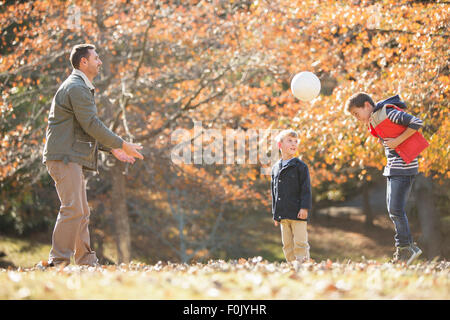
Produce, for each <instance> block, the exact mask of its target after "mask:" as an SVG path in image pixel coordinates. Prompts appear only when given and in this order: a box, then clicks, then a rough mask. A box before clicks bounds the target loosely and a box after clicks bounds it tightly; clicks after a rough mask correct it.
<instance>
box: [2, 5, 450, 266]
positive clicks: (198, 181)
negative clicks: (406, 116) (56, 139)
mask: <svg viewBox="0 0 450 320" xmlns="http://www.w3.org/2000/svg"><path fill="white" fill-rule="evenodd" d="M0 16H1V19H0V24H1V33H0V39H1V40H0V52H1V53H2V55H1V58H0V81H1V83H2V88H3V90H2V96H1V101H0V108H1V117H0V132H1V133H0V145H1V149H0V161H1V167H0V184H1V193H0V196H1V197H2V199H8V200H7V201H5V202H3V203H2V204H1V205H0V213H1V217H3V218H2V219H3V220H2V221H3V222H4V223H6V222H5V221H10V224H11V225H13V226H14V227H15V228H16V229H17V231H21V232H25V231H27V230H33V229H36V228H38V227H39V225H45V224H46V223H47V224H48V223H49V221H52V216H53V212H54V210H55V205H56V198H55V197H52V196H51V194H52V192H53V191H49V190H51V186H50V185H49V183H50V179H49V178H48V177H47V173H46V172H45V167H44V166H42V164H41V163H40V159H41V148H42V146H43V139H44V132H45V126H46V123H47V118H46V116H47V112H48V109H49V106H50V103H51V99H52V98H53V95H54V93H55V92H56V89H57V87H58V86H59V84H60V83H61V82H62V81H63V80H64V79H65V77H66V76H67V75H68V74H69V73H70V72H71V70H70V65H69V62H68V55H69V53H70V50H71V48H72V46H73V45H75V44H77V43H80V42H90V43H94V44H95V45H96V46H97V48H98V52H99V54H100V56H101V58H102V61H103V69H102V73H101V75H100V77H99V78H98V79H96V81H95V85H96V87H97V88H98V92H97V93H96V101H97V105H98V108H99V112H100V116H101V118H102V119H103V120H104V121H105V123H107V124H108V125H109V126H110V128H112V129H113V130H115V131H117V132H118V133H119V134H120V135H122V136H127V138H128V139H129V140H132V141H134V142H140V143H142V144H143V145H144V147H145V153H146V154H145V155H146V160H145V161H144V162H142V163H139V164H135V165H134V166H130V167H127V166H125V165H123V164H121V163H115V162H114V160H113V159H111V158H109V157H104V158H103V164H102V167H101V169H100V172H101V174H103V175H108V177H107V179H102V184H100V182H99V181H98V179H97V178H96V177H95V176H94V177H91V178H90V183H89V184H90V186H91V190H90V191H89V197H90V204H91V206H93V207H94V212H98V213H99V214H100V212H102V217H99V216H96V217H95V223H96V224H98V226H104V228H105V229H104V230H105V231H104V232H103V231H102V230H101V229H100V228H96V229H95V230H94V232H93V233H94V234H93V237H94V238H95V239H97V240H96V241H97V242H101V241H102V239H103V240H104V241H106V240H109V239H110V238H111V237H112V236H113V237H114V238H115V239H116V243H117V245H116V247H117V252H118V260H119V261H120V262H127V261H129V260H130V259H131V258H132V257H133V256H135V255H136V254H137V253H136V254H134V253H133V252H146V254H147V255H150V256H152V257H155V258H154V259H158V257H160V258H164V259H179V260H182V261H185V260H188V259H193V258H206V257H208V256H211V255H216V256H217V255H226V254H228V255H230V254H239V253H242V251H239V249H236V248H237V247H239V245H240V243H245V239H246V236H248V235H247V233H246V231H245V230H246V229H245V228H244V227H242V226H244V225H245V223H246V222H245V221H246V220H245V215H252V214H253V215H255V214H262V213H261V212H267V215H270V214H269V212H270V191H269V184H268V177H267V176H265V175H261V165H251V164H233V165H226V164H223V165H222V164H209V165H208V164H202V165H197V164H194V165H192V164H191V165H186V164H181V165H176V164H174V163H172V161H171V159H170V151H171V150H172V148H173V144H172V142H171V134H172V133H173V132H174V130H176V129H178V128H183V129H186V130H188V131H189V132H191V133H193V126H194V122H195V121H202V124H203V125H204V126H206V127H207V128H218V130H220V131H221V132H225V130H226V129H227V128H229V129H235V130H243V131H244V132H247V131H248V130H251V129H255V128H256V129H267V128H277V129H284V128H287V127H295V128H297V129H298V130H299V131H300V145H301V150H300V156H301V157H302V159H303V160H304V161H305V162H307V163H308V165H309V166H310V169H311V176H312V183H313V186H314V188H315V190H317V191H319V190H320V192H314V194H315V195H316V205H320V203H318V202H321V201H327V200H329V199H328V198H329V197H328V196H327V195H329V192H328V191H330V190H340V189H341V188H342V186H343V185H344V184H346V183H347V184H348V183H350V184H354V185H357V184H361V188H362V189H363V190H365V184H364V183H362V182H364V181H369V182H370V181H371V180H373V178H374V177H373V173H374V172H377V171H378V170H380V169H381V168H382V166H383V164H384V157H383V154H382V151H381V149H380V148H379V146H378V144H377V141H376V140H375V139H373V138H371V137H369V136H368V135H367V132H366V130H365V128H362V127H360V126H358V125H357V124H356V122H355V121H353V120H352V118H351V117H349V116H348V115H345V114H344V113H343V110H342V106H343V103H344V102H345V100H346V98H348V97H349V96H350V95H351V94H353V93H354V92H356V91H367V92H369V93H370V94H372V95H373V96H374V97H376V98H379V99H382V98H385V97H387V96H389V95H391V94H396V93H399V94H400V95H401V97H402V98H403V99H404V100H405V101H406V102H407V104H408V106H409V112H411V113H413V114H415V115H418V116H419V117H420V118H421V119H423V120H424V123H425V126H424V131H423V132H424V135H425V137H426V138H427V139H428V140H429V141H430V147H429V148H428V149H427V150H426V151H425V152H424V153H423V157H422V158H421V160H420V162H421V163H420V168H421V171H422V172H423V174H424V176H426V177H427V178H425V179H426V181H427V183H425V184H421V188H420V190H422V191H421V192H424V191H423V190H424V189H423V188H425V190H429V192H433V194H434V195H435V196H436V193H437V196H438V197H441V198H443V199H444V201H440V202H436V203H438V207H437V208H434V209H433V210H434V212H436V214H435V215H434V217H435V218H434V219H422V218H421V219H420V220H421V221H422V232H424V236H425V237H424V238H426V239H431V237H430V234H433V233H434V234H439V233H438V232H436V229H437V228H438V227H437V226H438V225H439V223H438V219H439V214H438V213H439V212H442V213H444V214H445V213H446V212H447V211H448V210H446V208H448V201H445V199H446V198H445V197H446V196H445V195H442V194H441V193H439V188H436V187H434V189H433V188H432V186H433V185H434V186H436V185H438V184H439V183H441V184H448V178H449V176H448V174H449V173H448V172H449V170H448V169H449V163H448V158H449V157H448V156H449V154H448V152H449V148H448V141H447V139H446V132H447V131H448V128H449V120H448V117H447V113H448V112H447V111H448V100H447V95H448V84H449V67H448V37H449V35H448V33H447V29H448V5H446V4H444V3H422V2H419V3H416V2H409V1H400V2H398V1H384V2H383V3H382V4H374V3H373V2H372V1H357V2H354V3H352V4H347V3H339V2H334V1H321V2H316V1H301V2H292V1H286V0H276V1H254V2H249V1H234V2H224V1H183V2H182V3H181V2H177V1H90V2H88V1H72V2H57V3H54V2H50V1H44V0H42V1H33V2H24V3H15V2H6V3H5V5H4V6H3V7H2V9H0ZM302 70H310V71H313V72H315V73H316V74H318V75H319V77H320V78H321V80H322V85H323V87H324V89H325V90H323V92H322V93H323V94H322V95H321V96H320V97H319V98H318V99H317V100H316V101H315V102H314V103H312V104H310V103H300V102H299V101H297V100H295V99H294V98H293V97H292V95H291V93H290V90H289V85H290V79H291V77H292V76H293V75H294V74H295V73H297V72H299V71H302ZM128 128H135V131H133V132H131V131H130V130H129V129H128ZM272 152H273V150H272ZM108 172H112V174H111V175H109V174H108ZM117 173H124V174H117ZM376 174H378V173H376ZM427 186H428V187H427ZM45 190H47V191H45ZM430 190H431V191H430ZM19 191H20V192H19ZM429 194H431V193H429ZM194 199H195V201H194ZM429 205H430V206H433V205H434V202H431V203H430V204H429ZM421 208H422V207H420V206H419V207H418V214H419V216H421V217H422V216H423V212H424V210H428V209H421ZM428 208H429V207H428ZM43 212H45V214H42V213H43ZM244 213H245V215H244ZM94 215H95V214H94ZM42 217H46V218H45V219H47V220H45V219H42ZM48 217H50V219H49V218H48ZM442 218H445V217H442ZM93 219H94V218H93ZM427 224H428V225H427ZM110 225H111V226H114V228H112V227H110ZM426 230H428V231H426ZM442 230H445V229H442ZM425 233H426V234H425ZM225 239H228V240H229V241H225ZM230 239H231V240H230ZM238 239H239V240H244V241H241V242H238V241H237V240H238ZM439 241H440V240H439V239H437V240H436V239H435V240H434V241H433V243H434V244H432V245H431V247H433V248H434V249H433V248H430V249H429V250H428V251H429V252H430V253H431V252H432V254H431V255H437V254H439V250H438V249H436V248H437V247H438V246H439ZM148 242H151V243H152V244H154V247H155V248H148V247H149V246H148V245H146V243H148ZM132 248H134V249H132ZM160 248H165V249H164V250H160Z"/></svg>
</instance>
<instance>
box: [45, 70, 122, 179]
mask: <svg viewBox="0 0 450 320" xmlns="http://www.w3.org/2000/svg"><path fill="white" fill-rule="evenodd" d="M122 143H123V140H122V139H121V138H120V137H119V136H117V135H116V134H115V133H114V132H112V131H111V130H109V129H108V128H107V127H106V126H105V125H104V124H103V122H102V121H101V120H100V119H99V118H98V117H97V107H96V105H95V100H94V93H93V92H91V91H90V90H89V87H88V86H87V85H86V83H85V82H84V80H83V78H82V77H81V76H79V75H77V74H71V75H70V76H69V77H68V78H67V79H66V80H65V81H64V82H63V83H62V84H61V86H60V87H59V89H58V91H57V92H56V95H55V97H54V98H53V101H52V105H51V108H50V113H49V116H48V126H47V132H46V141H45V146H44V152H43V159H42V162H43V163H45V162H46V161H47V160H63V161H64V162H65V163H68V162H76V163H79V164H80V165H82V167H83V169H86V170H93V171H97V157H98V150H99V149H100V150H102V151H110V150H111V149H116V148H121V147H122Z"/></svg>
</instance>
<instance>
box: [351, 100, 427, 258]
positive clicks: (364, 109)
mask: <svg viewBox="0 0 450 320" xmlns="http://www.w3.org/2000/svg"><path fill="white" fill-rule="evenodd" d="M405 107H406V105H405V103H404V102H403V101H401V100H400V98H399V96H398V95H396V96H393V97H390V98H388V99H386V100H383V101H380V102H378V103H376V104H375V103H374V102H373V100H372V98H371V97H370V96H369V95H368V94H366V93H364V92H360V93H357V94H355V95H353V96H352V97H350V99H349V100H348V101H347V106H346V109H347V111H348V112H350V113H351V114H352V115H353V116H354V117H355V118H356V119H357V120H358V121H361V122H363V123H366V124H367V125H368V126H369V130H370V132H371V133H372V134H374V135H375V136H377V137H378V138H379V139H380V142H381V143H382V144H383V146H384V148H385V154H386V158H387V163H386V166H385V167H384V173H383V175H384V176H385V177H386V179H387V190H386V202H387V209H388V212H389V217H390V218H391V220H392V222H393V223H394V226H395V233H396V234H395V247H396V251H395V253H394V259H393V262H394V263H395V262H405V263H406V264H407V265H408V264H410V263H411V262H412V261H413V260H415V259H417V258H418V257H419V255H420V254H421V253H422V250H420V248H419V247H417V245H416V244H415V243H414V242H413V239H412V236H411V231H410V229H409V223H408V218H407V216H406V202H407V200H408V197H409V194H410V191H411V188H412V184H413V182H414V179H415V176H416V175H417V173H418V168H419V162H418V159H417V155H416V154H417V153H418V152H420V150H421V148H423V147H425V146H424V143H425V144H426V145H427V142H426V141H425V140H424V139H423V137H422V136H421V135H420V137H419V139H416V138H417V135H418V134H417V130H419V129H420V128H421V127H422V126H423V123H422V120H420V119H418V118H416V117H414V116H412V115H410V114H408V113H406V112H404V111H402V110H401V109H404V108H405ZM399 126H403V127H404V129H402V130H401V131H402V133H400V134H398V133H393V132H394V131H395V132H397V131H398V128H399ZM381 134H384V135H385V136H384V137H382V136H381ZM414 135H415V136H414ZM408 139H409V141H408V144H407V145H406V144H403V147H402V146H401V145H402V143H404V142H405V141H407V140H408ZM405 146H408V147H407V148H408V150H406V151H409V152H412V154H414V155H415V156H414V157H412V158H411V159H407V158H406V157H405V156H404V155H403V152H404V151H405ZM418 148H419V149H418ZM414 152H416V153H414ZM402 155H403V157H402ZM405 159H406V160H405Z"/></svg>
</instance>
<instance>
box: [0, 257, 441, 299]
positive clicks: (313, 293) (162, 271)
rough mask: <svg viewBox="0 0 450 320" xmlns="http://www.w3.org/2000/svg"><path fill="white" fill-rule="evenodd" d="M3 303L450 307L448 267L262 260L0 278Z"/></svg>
mask: <svg viewBox="0 0 450 320" xmlns="http://www.w3.org/2000/svg"><path fill="white" fill-rule="evenodd" d="M0 283H1V284H2V286H1V289H0V299H449V298H450V264H449V263H448V262H442V261H441V262H429V263H419V264H415V265H412V266H409V267H405V266H401V265H392V264H390V263H380V262H376V261H366V262H351V261H347V262H343V263H336V262H332V261H331V260H328V261H322V262H320V263H304V264H301V265H292V264H287V263H284V262H283V263H278V262H275V263H270V262H268V261H266V260H263V259H262V258H261V257H255V258H251V259H239V260H230V261H227V262H225V261H222V260H211V261H209V262H208V263H204V264H200V263H195V264H172V263H168V264H162V263H157V264H154V265H146V264H139V263H131V264H127V265H125V264H122V265H119V266H115V265H111V266H102V267H96V268H94V267H80V266H73V265H70V266H67V267H65V268H48V269H45V270H40V269H39V268H31V269H16V270H6V269H3V270H1V271H0Z"/></svg>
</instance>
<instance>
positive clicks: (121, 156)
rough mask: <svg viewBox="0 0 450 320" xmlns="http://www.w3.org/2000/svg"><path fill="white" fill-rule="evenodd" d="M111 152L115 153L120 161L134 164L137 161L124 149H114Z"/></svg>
mask: <svg viewBox="0 0 450 320" xmlns="http://www.w3.org/2000/svg"><path fill="white" fill-rule="evenodd" d="M111 153H112V154H113V156H114V157H116V158H117V159H118V160H119V161H122V162H128V163H131V164H133V163H134V162H135V161H136V160H135V159H134V158H133V157H132V156H129V155H127V154H126V153H125V151H123V149H112V150H111Z"/></svg>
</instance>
